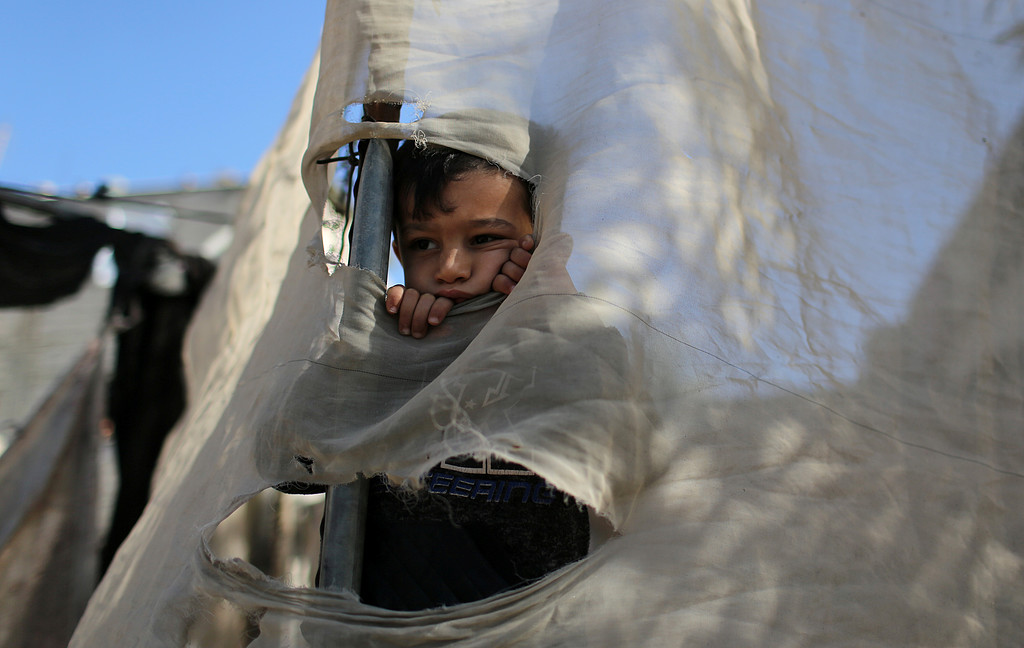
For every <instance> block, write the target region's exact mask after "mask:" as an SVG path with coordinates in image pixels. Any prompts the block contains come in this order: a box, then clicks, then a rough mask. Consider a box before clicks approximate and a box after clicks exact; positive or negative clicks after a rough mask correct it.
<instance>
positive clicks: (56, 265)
mask: <svg viewBox="0 0 1024 648" xmlns="http://www.w3.org/2000/svg"><path fill="white" fill-rule="evenodd" d="M124 234H125V233H124V232H121V231H119V230H115V229H112V228H110V227H107V226H106V225H105V224H103V223H101V222H100V221H97V220H95V219H92V218H54V219H52V220H51V222H50V223H49V224H47V225H45V226H41V227H35V226H29V225H18V224H15V223H12V222H10V221H9V220H7V218H6V216H5V215H4V213H3V206H2V205H0V308H8V307H17V306H22V307H23V306H40V305H44V304H50V303H53V302H55V301H57V300H58V299H60V298H62V297H67V296H68V295H73V294H75V293H76V292H78V290H79V289H80V288H81V287H82V284H83V282H84V281H85V279H86V278H87V277H88V276H89V273H90V272H91V271H92V260H93V257H95V256H96V253H97V252H98V251H99V250H100V248H102V247H104V246H107V245H115V244H116V243H118V242H119V241H121V239H122V238H123V236H124Z"/></svg>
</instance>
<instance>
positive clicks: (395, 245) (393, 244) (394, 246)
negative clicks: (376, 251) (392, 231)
mask: <svg viewBox="0 0 1024 648" xmlns="http://www.w3.org/2000/svg"><path fill="white" fill-rule="evenodd" d="M391 249H392V250H394V251H395V256H396V257H398V262H399V263H401V262H402V248H401V247H399V246H398V238H397V237H396V238H393V239H391Z"/></svg>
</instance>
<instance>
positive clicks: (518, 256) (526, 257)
mask: <svg viewBox="0 0 1024 648" xmlns="http://www.w3.org/2000/svg"><path fill="white" fill-rule="evenodd" d="M532 258H533V254H532V253H530V252H528V251H526V250H524V249H523V248H515V249H513V250H512V253H511V254H509V257H508V260H509V263H514V264H515V265H517V266H519V267H520V268H521V269H523V270H525V269H526V266H528V265H530V259H532ZM505 265H506V266H508V263H506V264H505ZM513 279H515V277H513ZM516 281H519V279H516Z"/></svg>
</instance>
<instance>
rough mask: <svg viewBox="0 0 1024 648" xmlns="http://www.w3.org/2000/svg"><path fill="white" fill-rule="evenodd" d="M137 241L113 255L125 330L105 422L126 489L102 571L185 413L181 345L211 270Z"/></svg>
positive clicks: (198, 260) (117, 318)
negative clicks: (110, 430) (109, 426)
mask: <svg viewBox="0 0 1024 648" xmlns="http://www.w3.org/2000/svg"><path fill="white" fill-rule="evenodd" d="M132 236H133V239H132V241H131V244H125V245H120V246H118V247H116V248H115V250H114V257H115V261H116V262H117V267H118V281H117V284H116V286H115V287H114V292H113V296H112V300H111V321H112V322H113V323H114V324H115V326H117V327H119V328H120V329H121V332H120V333H119V334H118V335H117V364H116V366H115V370H114V376H113V379H112V380H111V383H110V393H109V406H108V407H109V409H108V416H109V418H110V419H111V421H112V422H113V424H114V435H115V438H116V440H117V459H118V468H119V469H120V474H121V484H120V488H119V491H118V496H117V503H116V505H115V508H114V516H113V520H112V521H111V526H110V531H109V533H108V536H107V541H106V544H105V545H104V548H103V552H102V556H101V560H102V569H103V570H104V571H105V570H106V568H107V567H108V566H109V564H110V561H111V560H112V559H113V557H114V554H115V553H116V552H117V548H118V547H119V546H120V545H121V542H122V541H123V540H124V539H125V537H126V536H127V535H128V533H129V532H130V531H131V529H132V527H133V526H134V525H135V522H136V521H137V520H138V518H139V516H140V515H141V514H142V511H143V509H144V508H145V506H146V503H147V501H148V499H149V488H150V481H151V479H152V476H153V471H154V469H155V468H156V462H157V459H158V457H159V455H160V449H161V448H162V446H163V443H164V439H165V438H166V437H167V434H168V433H169V432H170V431H171V429H172V428H173V427H174V425H175V423H176V422H177V420H178V418H179V417H180V416H181V413H182V412H183V411H184V409H185V377H184V366H183V361H182V343H183V341H184V337H185V331H186V329H187V327H188V323H189V321H190V320H191V318H192V314H193V312H194V311H195V308H196V306H197V304H198V302H199V298H200V296H201V294H202V292H203V290H204V289H205V288H206V286H207V284H208V283H209V281H210V279H211V278H212V276H213V272H214V265H213V264H212V263H211V262H209V261H207V260H206V259H203V258H202V257H198V256H182V255H179V254H177V253H176V252H175V251H174V250H173V249H172V248H171V247H170V246H169V245H168V244H167V243H166V242H165V241H161V240H157V239H152V238H149V237H145V236H142V235H132ZM176 273H179V274H177V275H176Z"/></svg>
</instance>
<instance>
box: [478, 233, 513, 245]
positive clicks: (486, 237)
mask: <svg viewBox="0 0 1024 648" xmlns="http://www.w3.org/2000/svg"><path fill="white" fill-rule="evenodd" d="M503 238H505V237H503V236H497V235H495V234H478V235H476V236H474V237H473V240H472V243H473V245H484V244H486V243H490V242H491V241H498V240H501V239H503Z"/></svg>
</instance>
